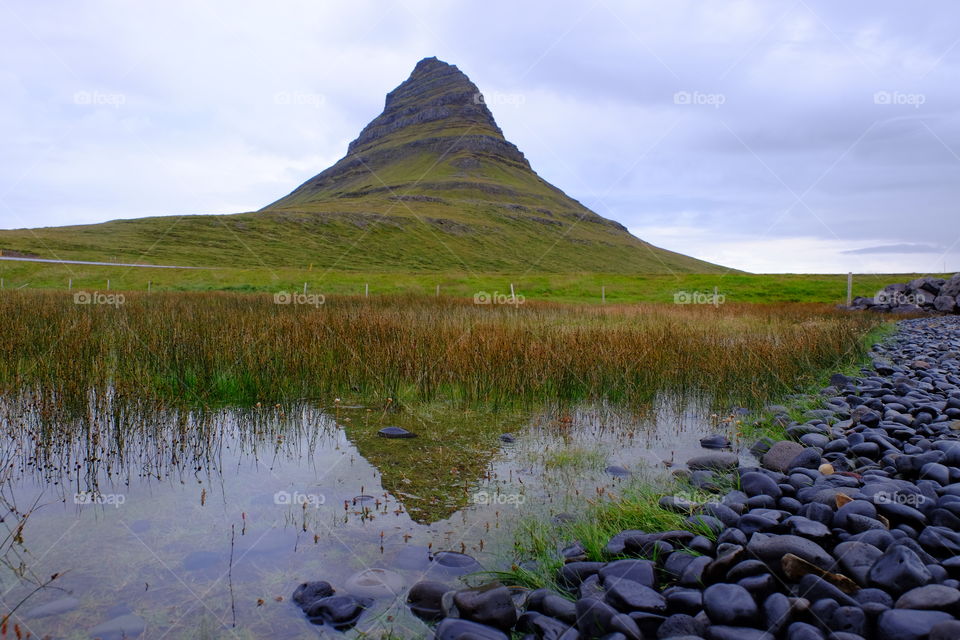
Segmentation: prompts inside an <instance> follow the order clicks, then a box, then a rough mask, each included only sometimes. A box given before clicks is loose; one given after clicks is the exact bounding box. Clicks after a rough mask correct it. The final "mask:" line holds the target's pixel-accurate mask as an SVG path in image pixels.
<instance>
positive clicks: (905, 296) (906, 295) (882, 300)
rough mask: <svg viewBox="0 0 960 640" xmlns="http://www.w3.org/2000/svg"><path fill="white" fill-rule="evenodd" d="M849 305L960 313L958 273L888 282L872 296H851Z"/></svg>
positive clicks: (853, 306) (872, 308) (959, 279)
mask: <svg viewBox="0 0 960 640" xmlns="http://www.w3.org/2000/svg"><path fill="white" fill-rule="evenodd" d="M849 308H850V309H853V310H856V311H864V310H869V311H879V312H890V313H919V312H923V311H930V312H939V313H960V273H958V274H956V275H954V276H953V277H952V278H950V279H949V280H944V279H943V278H929V277H927V278H917V279H916V280H911V281H910V282H907V283H897V284H889V285H887V286H885V287H884V288H883V289H881V290H880V291H879V292H877V295H875V296H874V297H872V298H862V297H857V298H854V299H853V300H852V301H851V304H850V307H849Z"/></svg>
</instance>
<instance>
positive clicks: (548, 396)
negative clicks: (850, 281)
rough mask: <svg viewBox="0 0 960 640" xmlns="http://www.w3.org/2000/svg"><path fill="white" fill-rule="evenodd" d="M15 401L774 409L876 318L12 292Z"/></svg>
mask: <svg viewBox="0 0 960 640" xmlns="http://www.w3.org/2000/svg"><path fill="white" fill-rule="evenodd" d="M0 317H2V318H3V319H4V323H5V326H4V331H3V334H2V337H0V365H2V366H0V391H2V392H8V393H9V392H17V391H22V390H23V389H32V390H36V391H38V392H40V393H41V394H43V395H45V396H46V397H49V398H53V399H55V400H54V401H55V403H56V404H57V405H59V406H64V405H65V406H69V407H72V408H74V409H76V410H78V411H80V412H83V411H86V410H87V409H88V406H89V403H90V401H91V397H93V398H96V399H98V401H103V400H104V399H107V398H109V399H110V400H111V401H114V402H117V401H130V400H135V401H137V402H140V403H155V404H159V405H168V404H172V405H178V406H205V405H206V406H213V405H225V404H239V405H248V406H249V405H254V404H255V403H257V402H263V403H268V402H269V403H275V402H287V401H294V400H301V399H308V400H314V401H320V402H323V403H331V402H332V401H333V399H334V398H335V397H339V398H342V399H343V401H344V402H347V401H348V400H349V401H355V402H363V403H367V404H369V403H383V402H385V401H386V399H387V398H391V399H393V402H394V407H402V406H404V405H407V404H412V403H430V402H442V403H446V404H451V405H455V406H474V407H481V406H482V407H483V408H485V409H486V410H492V411H496V410H498V409H500V408H508V407H509V408H516V407H517V406H518V405H530V404H533V403H542V402H544V401H560V402H571V403H572V402H581V401H589V400H605V401H613V402H626V403H630V404H635V405H638V404H642V403H645V402H647V401H649V400H650V399H652V398H653V397H654V396H655V395H656V394H657V392H659V391H662V390H665V389H669V390H673V391H680V392H682V393H687V392H704V393H707V394H709V395H711V396H712V397H715V398H716V399H717V400H718V401H720V402H723V401H727V400H730V401H734V400H735V401H737V402H740V403H745V404H751V405H759V404H760V403H762V402H764V401H766V400H768V399H769V398H771V397H774V396H779V395H782V394H784V393H789V392H793V391H795V390H797V389H798V388H803V387H804V386H806V385H809V384H810V383H811V382H812V381H813V380H814V379H815V376H816V375H817V374H818V373H819V372H820V371H822V370H823V369H825V368H829V367H835V366H838V365H840V364H842V363H843V362H846V361H852V360H853V359H856V358H858V357H859V356H860V355H861V354H860V353H858V350H857V349H856V348H855V349H853V350H851V345H854V346H857V345H860V338H861V337H862V336H863V335H864V334H866V333H867V332H868V331H869V330H870V329H871V328H872V327H874V326H876V324H878V323H879V319H877V318H875V317H874V316H872V315H869V314H844V313H840V312H837V311H835V310H832V309H831V308H829V307H826V306H822V305H762V306H761V305H734V304H728V305H724V306H722V307H720V308H719V309H718V308H714V307H706V306H702V305H701V306H697V305H681V306H677V305H656V304H646V305H608V306H604V307H597V306H586V305H561V304H553V303H527V304H525V305H519V306H517V305H475V304H473V303H472V301H470V300H457V299H445V298H432V297H384V298H377V297H372V298H362V297H361V298H351V297H342V298H341V297H337V298H331V299H328V300H327V301H326V304H324V305H322V306H320V307H319V308H317V307H314V306H309V305H297V304H287V305H283V304H274V302H273V297H272V296H265V295H250V294H236V293H203V294H185V293H181V294H162V293H155V294H137V293H128V294H126V300H125V303H124V304H122V305H120V306H118V307H114V306H108V305H97V304H92V305H90V304H88V305H78V304H74V302H73V298H72V296H70V295H68V294H67V295H65V294H63V293H52V292H46V293H44V292H26V291H23V292H12V291H7V292H3V293H2V294H0Z"/></svg>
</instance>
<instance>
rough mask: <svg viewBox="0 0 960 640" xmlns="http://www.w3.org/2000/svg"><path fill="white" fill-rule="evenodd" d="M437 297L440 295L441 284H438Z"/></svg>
mask: <svg viewBox="0 0 960 640" xmlns="http://www.w3.org/2000/svg"><path fill="white" fill-rule="evenodd" d="M437 297H438V298H439V297H440V285H437Z"/></svg>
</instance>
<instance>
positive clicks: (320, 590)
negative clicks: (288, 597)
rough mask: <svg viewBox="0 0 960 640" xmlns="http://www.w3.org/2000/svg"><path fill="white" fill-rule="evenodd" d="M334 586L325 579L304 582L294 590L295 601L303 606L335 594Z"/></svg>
mask: <svg viewBox="0 0 960 640" xmlns="http://www.w3.org/2000/svg"><path fill="white" fill-rule="evenodd" d="M333 592H334V591H333V587H332V586H330V583H329V582H326V581H325V580H316V581H314V582H304V583H301V584H300V586H298V587H297V588H296V589H295V590H294V592H293V601H294V602H295V603H297V604H298V605H300V606H301V607H303V606H305V605H308V604H310V603H311V602H313V601H314V600H319V599H320V598H326V597H328V596H332V595H333Z"/></svg>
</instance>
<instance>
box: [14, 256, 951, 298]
mask: <svg viewBox="0 0 960 640" xmlns="http://www.w3.org/2000/svg"><path fill="white" fill-rule="evenodd" d="M916 277H918V275H917V274H886V275H884V274H880V275H877V274H871V275H856V276H854V281H853V295H854V296H858V295H859V296H872V295H874V294H875V293H876V292H877V291H878V290H879V289H881V288H882V287H883V286H884V285H887V284H890V283H892V282H906V281H909V280H911V279H913V278H916ZM947 277H949V276H947ZM0 278H3V287H4V288H5V289H19V288H23V289H58V290H66V289H67V288H68V286H69V285H70V283H71V280H72V286H73V288H74V289H84V290H97V291H104V290H106V289H107V286H108V281H109V287H110V289H112V290H116V291H146V290H147V288H148V287H149V288H150V289H151V290H152V291H217V290H220V291H240V292H243V291H248V292H274V293H276V292H279V291H302V290H303V284H304V283H305V282H306V283H307V288H308V291H310V292H313V293H323V294H324V295H358V294H360V295H362V294H364V293H365V292H366V290H367V286H368V285H369V291H370V294H371V295H398V294H418V295H424V294H426V295H431V294H432V295H436V292H437V287H438V286H439V287H440V295H441V296H453V297H460V298H470V297H473V296H474V295H475V294H477V293H479V292H487V293H490V294H492V293H494V292H499V293H507V294H509V292H510V284H511V283H512V284H513V285H514V289H515V291H516V293H517V294H519V295H523V296H524V298H525V299H527V300H549V301H555V302H583V303H598V304H599V303H600V302H601V300H602V299H603V296H604V290H605V297H606V301H607V302H609V303H630V302H666V303H672V302H673V301H674V294H676V293H677V292H681V291H686V292H691V293H692V292H701V293H712V292H713V289H714V287H716V288H717V291H718V292H719V293H720V294H722V295H723V296H724V298H723V300H724V301H725V302H820V303H827V304H831V303H842V302H844V300H845V299H846V291H847V276H846V275H793V274H787V275H785V274H770V275H763V274H760V275H754V274H744V273H739V272H730V273H727V274H722V273H720V274H682V273H678V274H676V275H670V274H658V275H635V276H633V275H624V274H604V273H580V274H556V273H554V274H522V273H516V274H503V273H489V274H488V273H462V272H461V273H457V272H445V273H411V272H389V271H380V272H375V273H365V272H355V271H333V270H324V269H319V268H314V269H309V268H307V269H291V268H277V269H271V268H266V267H265V268H260V269H238V268H227V267H225V268H219V269H145V268H132V267H105V266H88V265H57V264H40V263H27V262H0Z"/></svg>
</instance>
